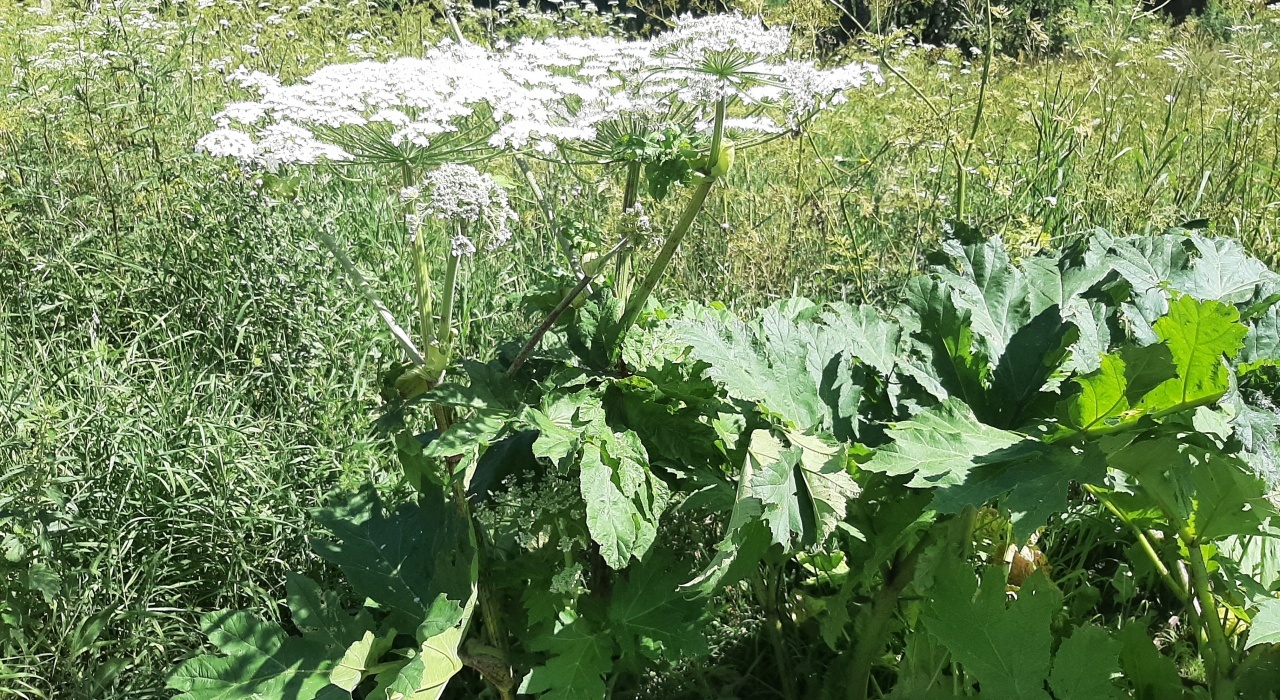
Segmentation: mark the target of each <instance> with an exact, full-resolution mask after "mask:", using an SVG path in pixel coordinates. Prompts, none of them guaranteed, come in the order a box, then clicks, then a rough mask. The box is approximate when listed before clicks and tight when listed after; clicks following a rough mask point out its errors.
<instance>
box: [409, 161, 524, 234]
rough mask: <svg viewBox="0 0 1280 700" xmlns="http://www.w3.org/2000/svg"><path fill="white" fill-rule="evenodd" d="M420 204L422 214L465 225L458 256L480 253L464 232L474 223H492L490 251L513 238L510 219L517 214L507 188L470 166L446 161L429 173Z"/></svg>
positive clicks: (420, 193) (460, 232)
mask: <svg viewBox="0 0 1280 700" xmlns="http://www.w3.org/2000/svg"><path fill="white" fill-rule="evenodd" d="M402 194H403V193H402ZM423 195H425V196H423ZM417 203H418V204H417V206H418V212H419V214H420V215H421V216H424V217H430V218H433V219H435V220H437V221H445V222H456V223H461V224H463V226H461V227H459V228H460V230H459V232H458V233H457V234H455V235H454V237H453V254H454V255H455V256H457V257H463V256H467V255H472V254H474V253H475V252H476V246H475V243H474V242H472V240H471V239H470V238H469V237H468V236H467V235H466V233H464V230H465V229H467V228H470V226H469V225H471V224H477V223H481V222H484V223H486V224H488V226H489V228H490V231H491V233H492V238H491V240H490V242H489V245H488V246H487V247H488V248H489V249H490V250H492V249H494V248H497V247H499V246H501V245H502V244H504V243H506V242H507V241H509V240H510V239H511V228H510V226H509V222H510V221H511V220H514V219H515V218H516V215H515V212H514V211H512V210H511V207H510V205H509V204H508V202H507V192H506V190H504V189H502V187H501V186H499V185H498V183H497V181H495V180H494V179H493V178H492V177H491V176H489V175H486V174H483V173H481V172H479V171H478V170H476V169H475V168H473V167H471V166H470V165H461V164H458V163H445V164H444V165H441V166H440V167H438V168H436V169H434V170H432V171H430V172H428V173H427V174H426V176H425V177H423V179H422V188H421V190H420V192H419V197H418V199H417Z"/></svg>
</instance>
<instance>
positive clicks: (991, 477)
mask: <svg viewBox="0 0 1280 700" xmlns="http://www.w3.org/2000/svg"><path fill="white" fill-rule="evenodd" d="M1106 475H1107V462H1106V458H1105V455H1104V454H1103V453H1102V451H1101V450H1099V449H1098V448H1097V447H1096V446H1095V445H1086V446H1084V447H1083V448H1073V447H1068V446H1065V445H1055V446H1041V447H1040V449H1038V450H1037V451H1035V452H1031V453H1029V454H1028V455H1027V456H1025V457H1024V458H1022V459H1019V460H1016V461H1009V462H1001V463H999V464H992V465H987V466H981V467H977V468H975V469H974V470H973V471H972V472H970V474H969V476H968V477H967V478H966V480H965V481H964V482H963V483H960V484H955V485H950V486H944V487H941V488H939V489H938V490H937V492H936V495H935V496H934V499H933V503H932V507H933V508H934V509H936V510H938V511H939V512H942V513H959V512H960V511H961V510H963V509H964V508H965V507H966V506H973V507H975V508H980V507H982V506H983V505H986V504H988V503H989V502H991V501H992V500H993V499H995V498H997V497H1001V496H1003V498H1001V501H1000V506H1001V510H1002V511H1004V512H1006V513H1008V514H1009V521H1010V523H1011V524H1012V526H1013V536H1014V539H1015V540H1016V541H1018V542H1026V541H1027V540H1028V538H1029V537H1030V536H1031V534H1032V533H1033V532H1035V531H1036V530H1037V529H1039V528H1040V527H1041V526H1043V525H1044V524H1045V523H1046V522H1047V521H1048V520H1049V519H1050V518H1051V517H1052V516H1054V515H1056V514H1058V513H1062V512H1065V511H1066V510H1067V506H1068V494H1069V493H1070V487H1071V484H1072V482H1076V483H1082V484H1099V485H1101V484H1103V483H1104V481H1105V479H1106Z"/></svg>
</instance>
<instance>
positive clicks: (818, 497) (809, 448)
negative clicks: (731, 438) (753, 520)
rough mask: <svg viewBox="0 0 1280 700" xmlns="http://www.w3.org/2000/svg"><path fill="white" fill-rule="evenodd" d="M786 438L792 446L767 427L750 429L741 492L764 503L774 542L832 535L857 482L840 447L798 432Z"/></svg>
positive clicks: (764, 516)
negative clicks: (751, 430)
mask: <svg viewBox="0 0 1280 700" xmlns="http://www.w3.org/2000/svg"><path fill="white" fill-rule="evenodd" d="M786 438H787V441H788V443H789V445H783V443H782V442H781V441H780V440H779V439H778V438H777V437H775V436H774V435H773V434H771V433H770V432H769V431H767V430H757V431H755V432H753V433H752V434H751V442H750V443H749V446H748V448H747V464H746V465H745V466H744V468H743V474H742V479H744V480H745V482H746V484H747V487H748V488H747V489H746V490H745V491H741V492H740V494H739V496H740V497H741V498H749V499H754V500H757V501H759V502H760V517H761V519H762V520H764V522H765V524H766V525H768V527H769V530H770V532H771V533H772V536H773V541H774V542H776V543H777V544H780V545H782V546H783V547H785V548H788V549H789V548H790V547H791V546H792V545H793V540H794V541H796V542H799V543H803V544H812V543H816V542H821V541H823V540H825V539H826V538H827V537H828V536H830V535H831V533H832V532H834V531H835V528H836V524H837V523H839V522H840V521H841V520H843V519H844V513H845V504H846V503H847V502H848V501H849V499H851V498H854V497H855V496H857V494H858V486H857V484H855V483H854V481H853V478H852V477H851V476H850V475H849V473H848V471H846V469H845V464H846V462H847V457H846V454H845V451H844V449H843V448H842V447H837V446H832V445H828V444H826V443H824V442H823V441H822V440H820V439H818V438H815V437H811V436H805V435H801V434H798V433H788V434H787V435H786Z"/></svg>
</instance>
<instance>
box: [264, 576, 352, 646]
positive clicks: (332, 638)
mask: <svg viewBox="0 0 1280 700" xmlns="http://www.w3.org/2000/svg"><path fill="white" fill-rule="evenodd" d="M285 581H286V583H285V595H286V599H287V600H288V603H289V610H290V611H291V613H292V617H291V619H292V620H293V624H294V626H295V627H297V628H298V629H299V630H300V631H301V632H302V633H303V634H305V635H308V636H311V637H313V638H316V639H319V640H320V641H322V642H323V643H324V644H325V645H327V646H331V647H342V648H346V647H347V645H349V644H351V642H352V640H355V639H359V638H360V637H361V636H362V635H363V634H364V633H365V630H368V629H372V628H373V618H372V617H370V615H369V612H368V611H367V610H365V609H363V608H361V609H360V611H359V613H358V614H356V615H349V614H347V612H346V611H345V610H343V609H342V601H341V600H340V599H339V597H338V594H337V592H336V591H326V590H323V589H321V588H320V585H319V584H318V583H316V582H315V581H312V580H311V579H309V578H307V577H306V576H302V575H300V574H294V573H290V574H288V575H287V576H286V578H285Z"/></svg>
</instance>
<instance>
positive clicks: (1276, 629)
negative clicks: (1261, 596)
mask: <svg viewBox="0 0 1280 700" xmlns="http://www.w3.org/2000/svg"><path fill="white" fill-rule="evenodd" d="M1259 644H1280V599H1272V600H1266V601H1263V602H1262V603H1260V604H1259V605H1258V613H1257V614H1256V615H1254V616H1253V622H1252V624H1250V625H1249V641H1247V642H1245V645H1244V648H1245V649H1248V648H1250V647H1255V646H1258V645H1259Z"/></svg>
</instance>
